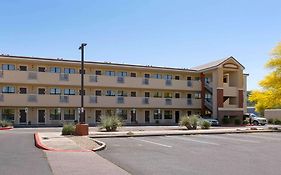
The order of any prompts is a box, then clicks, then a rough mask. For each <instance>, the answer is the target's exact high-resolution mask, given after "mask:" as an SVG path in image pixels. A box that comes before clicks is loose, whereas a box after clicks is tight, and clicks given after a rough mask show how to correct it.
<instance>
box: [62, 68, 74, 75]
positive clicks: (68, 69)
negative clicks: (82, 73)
mask: <svg viewBox="0 0 281 175" xmlns="http://www.w3.org/2000/svg"><path fill="white" fill-rule="evenodd" d="M64 73H65V74H75V69H74V68H64Z"/></svg>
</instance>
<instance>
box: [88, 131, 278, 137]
mask: <svg viewBox="0 0 281 175" xmlns="http://www.w3.org/2000/svg"><path fill="white" fill-rule="evenodd" d="M258 132H281V130H280V129H279V130H268V129H267V130H253V129H252V130H239V129H238V130H234V131H215V132H182V133H152V134H149V133H145V134H142V133H137V134H136V133H133V132H132V133H133V134H130V135H129V134H127V133H124V134H120V135H91V136H89V137H90V138H92V139H93V138H115V137H146V136H166V135H199V134H206V135H209V134H210V135H211V134H242V133H258Z"/></svg>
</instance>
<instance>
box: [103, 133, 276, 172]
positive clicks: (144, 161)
mask: <svg viewBox="0 0 281 175" xmlns="http://www.w3.org/2000/svg"><path fill="white" fill-rule="evenodd" d="M99 140H101V141H103V142H105V143H106V144H107V148H106V149H105V150H103V151H101V152H98V154H99V155H101V156H102V157H104V158H106V159H107V160H109V161H111V162H113V163H114V164H116V165H118V166H119V167H121V168H123V169H124V170H126V171H127V172H129V173H131V174H134V175H142V174H161V175H165V174H167V175H168V174H177V175H178V174H192V175H205V174H206V175H215V174H216V175H217V174H228V175H237V174H240V175H244V174H245V175H263V174H267V175H276V174H279V173H280V172H281V167H280V162H281V150H280V145H281V133H252V134H221V135H193V136H192V135H188V136H157V137H137V138H103V139H101V138H100V139H99Z"/></svg>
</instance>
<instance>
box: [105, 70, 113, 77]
mask: <svg viewBox="0 0 281 175" xmlns="http://www.w3.org/2000/svg"><path fill="white" fill-rule="evenodd" d="M105 75H106V76H115V72H114V71H105Z"/></svg>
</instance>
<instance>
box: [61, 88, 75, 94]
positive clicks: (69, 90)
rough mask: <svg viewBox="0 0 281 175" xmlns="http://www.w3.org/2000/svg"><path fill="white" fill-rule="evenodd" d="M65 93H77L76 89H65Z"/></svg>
mask: <svg viewBox="0 0 281 175" xmlns="http://www.w3.org/2000/svg"><path fill="white" fill-rule="evenodd" d="M64 95H75V90H74V89H64Z"/></svg>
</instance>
